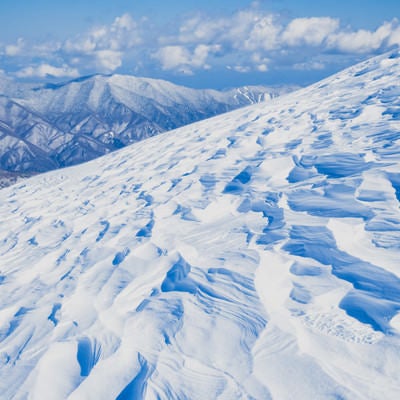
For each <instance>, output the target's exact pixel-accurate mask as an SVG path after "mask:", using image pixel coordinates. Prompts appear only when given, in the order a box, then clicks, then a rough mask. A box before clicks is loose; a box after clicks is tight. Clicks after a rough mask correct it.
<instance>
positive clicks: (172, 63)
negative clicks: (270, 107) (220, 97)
mask: <svg viewBox="0 0 400 400" xmlns="http://www.w3.org/2000/svg"><path fill="white" fill-rule="evenodd" d="M399 14H400V3H399V1H398V0H381V1H376V0H374V1H369V0H364V1H361V0H343V1H339V0H336V1H334V0H324V1H311V0H265V1H243V0H242V1H239V0H230V1H227V0H222V1H211V0H203V1H201V0H185V1H182V0H180V1H177V0H175V1H163V2H161V1H154V0H146V1H144V0H113V1H110V0H109V1H105V0H99V1H93V0H92V1H88V0H69V1H66V0H58V1H54V0H52V1H50V0H35V1H32V0H19V1H15V0H1V2H0V74H2V75H7V76H10V77H13V78H16V79H25V80H53V81H54V80H67V79H73V78H75V77H78V76H80V75H88V74H93V73H129V74H135V75H139V76H149V77H156V78H162V79H168V80H171V81H174V82H176V83H180V84H186V85H189V86H193V87H215V88H222V87H231V86H239V85H245V84H280V83H295V84H308V83H311V82H313V81H315V80H318V79H320V78H323V77H325V76H327V75H330V74H331V73H333V72H336V71H338V70H340V69H342V68H344V67H346V66H348V65H351V64H353V63H355V62H357V61H360V60H362V59H365V58H367V57H370V56H373V55H375V54H379V53H382V52H385V51H388V50H390V49H393V48H396V47H398V46H399V44H400V24H399V21H398V18H400V15H399Z"/></svg>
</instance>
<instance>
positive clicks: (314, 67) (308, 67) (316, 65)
mask: <svg viewBox="0 0 400 400" xmlns="http://www.w3.org/2000/svg"><path fill="white" fill-rule="evenodd" d="M325 67H326V66H325V64H324V63H322V62H320V61H309V62H305V63H296V64H294V65H293V69H295V70H297V71H318V70H323V69H325Z"/></svg>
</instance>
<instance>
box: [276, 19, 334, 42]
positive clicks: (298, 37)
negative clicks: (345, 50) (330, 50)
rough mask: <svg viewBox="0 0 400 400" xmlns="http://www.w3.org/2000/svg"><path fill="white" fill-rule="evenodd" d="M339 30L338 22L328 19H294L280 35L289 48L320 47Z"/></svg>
mask: <svg viewBox="0 0 400 400" xmlns="http://www.w3.org/2000/svg"><path fill="white" fill-rule="evenodd" d="M338 28H339V20H337V19H333V18H329V17H318V18H316V17H312V18H296V19H294V20H293V21H291V22H290V23H289V25H288V26H287V27H286V29H285V31H284V32H283V34H282V41H283V43H286V44H288V45H289V46H301V45H309V46H320V45H322V44H323V42H324V41H325V40H326V39H328V38H329V36H330V35H331V34H332V33H334V32H335V31H336V30H337V29H338Z"/></svg>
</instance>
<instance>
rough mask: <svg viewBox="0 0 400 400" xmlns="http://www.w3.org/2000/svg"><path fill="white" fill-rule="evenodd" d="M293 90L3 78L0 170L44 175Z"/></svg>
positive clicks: (123, 79) (113, 78)
mask: <svg viewBox="0 0 400 400" xmlns="http://www.w3.org/2000/svg"><path fill="white" fill-rule="evenodd" d="M293 89H294V87H290V86H287V87H285V86H282V87H264V86H249V87H243V88H237V89H232V90H228V91H216V90H195V89H189V88H186V87H182V86H177V85H173V84H172V83H170V82H166V81H162V80H156V79H147V78H137V77H134V76H129V75H126V76H124V75H110V76H105V75H94V76H89V77H83V78H78V79H76V80H73V81H70V82H67V83H63V84H57V85H54V84H47V85H40V86H37V87H35V86H33V85H32V84H25V85H24V84H21V83H19V84H18V83H17V82H13V81H10V80H7V79H5V78H1V77H0V168H2V169H4V170H6V171H12V172H20V173H21V172H36V173H37V172H43V171H49V170H52V169H56V168H60V167H65V166H70V165H75V164H78V163H81V162H84V161H88V160H92V159H94V158H96V157H99V156H101V155H104V154H106V153H109V152H110V151H114V150H116V149H120V148H121V147H125V146H126V145H128V144H131V143H133V142H137V141H140V140H142V139H145V138H147V137H149V136H154V135H157V134H159V133H161V132H164V131H167V130H171V129H174V128H177V127H180V126H183V125H186V124H189V123H192V122H195V121H199V120H201V119H205V118H208V117H212V116H214V115H217V114H221V113H224V112H226V111H230V110H233V109H236V108H239V107H243V106H247V105H249V104H254V103H259V102H261V101H264V100H269V99H272V98H274V97H276V96H278V95H280V94H282V93H286V92H288V91H290V90H293ZM0 187H1V181H0Z"/></svg>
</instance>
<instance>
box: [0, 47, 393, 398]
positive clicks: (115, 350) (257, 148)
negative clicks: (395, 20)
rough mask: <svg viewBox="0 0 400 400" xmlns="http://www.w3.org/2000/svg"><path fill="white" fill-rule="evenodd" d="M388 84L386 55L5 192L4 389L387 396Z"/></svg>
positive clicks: (89, 394) (25, 393)
mask: <svg viewBox="0 0 400 400" xmlns="http://www.w3.org/2000/svg"><path fill="white" fill-rule="evenodd" d="M399 79H400V55H399V54H398V53H397V52H396V53H393V54H390V55H385V56H381V57H378V58H375V59H371V60H369V61H367V62H364V63H362V64H360V65H357V66H355V67H353V68H350V69H347V70H345V71H344V72H342V73H340V74H337V75H335V76H333V77H331V78H329V79H327V80H325V81H322V82H320V83H317V84H315V85H313V86H311V87H309V88H306V89H302V90H300V91H297V92H295V93H292V94H289V95H287V96H282V97H280V98H278V99H275V100H272V101H271V102H269V103H262V104H257V105H253V106H251V107H247V108H244V109H240V110H236V111H234V112H231V113H227V114H224V115H220V116H217V117H215V118H212V119H209V120H206V121H201V122H198V123H195V124H192V125H189V126H186V127H183V128H180V129H177V130H175V131H172V132H170V133H169V134H168V135H161V136H158V137H153V138H149V139H146V140H144V141H142V142H140V143H136V144H134V145H132V146H129V147H126V148H124V149H121V150H120V151H117V152H113V153H111V154H109V155H106V156H105V157H102V158H99V159H96V160H94V161H91V162H90V163H87V164H84V165H80V166H79V167H71V168H68V169H63V170H58V171H52V172H49V173H46V174H43V175H39V176H36V177H33V178H31V179H28V180H26V181H25V182H24V183H23V184H21V183H20V184H17V185H14V186H12V187H9V188H6V189H3V190H2V191H0V216H1V218H0V265H1V267H0V393H1V398H2V399H7V400H8V399H33V400H36V399H40V400H42V399H49V400H53V399H57V400H58V399H70V400H74V399H80V400H81V399H96V400H102V399H104V400H110V399H119V400H121V399H122V400H125V399H180V400H181V399H192V400H193V399H200V400H203V399H230V400H231V399H263V400H264V399H277V400H292V399H299V400H300V399H306V400H309V399H313V400H318V399H324V400H325V399H348V400H365V399H372V400H381V399H385V400H391V399H393V400H396V399H397V398H398V395H399V392H400V375H399V365H400V314H399V311H400V265H399V259H400V209H399V202H400V143H399V140H400V133H399V132H400V112H399V110H400V89H399V81H400V80H399ZM60 107H61V106H60Z"/></svg>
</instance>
